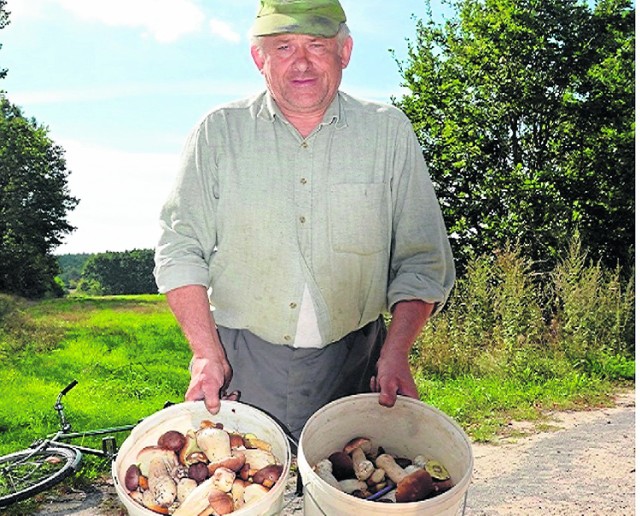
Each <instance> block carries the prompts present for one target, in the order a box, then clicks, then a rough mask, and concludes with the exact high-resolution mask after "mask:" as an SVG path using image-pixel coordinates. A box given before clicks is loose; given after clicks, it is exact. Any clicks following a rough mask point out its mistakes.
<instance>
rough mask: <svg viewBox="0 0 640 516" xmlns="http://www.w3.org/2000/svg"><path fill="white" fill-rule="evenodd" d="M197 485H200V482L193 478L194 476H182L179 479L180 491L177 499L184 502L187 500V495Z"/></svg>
mask: <svg viewBox="0 0 640 516" xmlns="http://www.w3.org/2000/svg"><path fill="white" fill-rule="evenodd" d="M196 487H198V482H196V481H195V480H193V479H192V478H181V479H180V480H179V481H178V493H177V496H176V501H177V502H179V503H182V502H184V501H185V500H186V498H187V496H189V494H190V493H191V491H193V490H194V489H195V488H196Z"/></svg>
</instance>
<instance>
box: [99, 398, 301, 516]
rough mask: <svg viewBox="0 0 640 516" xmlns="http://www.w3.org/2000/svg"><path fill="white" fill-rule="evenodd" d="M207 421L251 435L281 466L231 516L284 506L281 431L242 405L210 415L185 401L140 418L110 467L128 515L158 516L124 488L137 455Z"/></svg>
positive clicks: (285, 448)
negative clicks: (259, 494) (258, 495)
mask: <svg viewBox="0 0 640 516" xmlns="http://www.w3.org/2000/svg"><path fill="white" fill-rule="evenodd" d="M204 419H208V420H210V421H214V422H220V423H223V425H224V428H225V429H226V430H229V431H237V432H241V433H252V434H255V435H256V436H258V437H259V438H260V439H262V440H264V441H267V442H268V443H270V444H271V445H272V447H273V449H272V451H273V454H274V455H275V456H276V457H277V458H278V460H279V461H280V462H281V463H282V465H283V466H284V468H283V471H284V473H283V475H282V476H281V477H280V479H279V480H278V482H277V483H276V484H275V485H274V486H273V487H272V488H271V490H270V491H269V493H268V494H267V495H266V496H265V497H264V498H262V499H261V500H260V501H258V502H257V503H255V504H252V505H251V506H250V507H247V508H246V509H240V510H238V511H234V512H233V514H234V516H249V515H251V516H258V515H260V516H262V515H268V516H270V515H274V514H279V513H280V511H281V510H282V506H283V504H284V492H285V489H286V486H287V477H288V471H289V469H290V467H291V448H290V447H289V441H288V440H287V437H286V435H285V433H284V432H283V430H282V428H281V427H280V426H279V425H278V424H277V423H276V422H275V421H274V420H273V419H272V418H271V417H269V416H268V415H267V414H265V413H264V412H262V411H260V410H258V409H256V408H253V407H251V406H249V405H245V404H243V403H238V402H235V401H226V400H223V401H222V406H221V408H220V412H219V413H218V414H216V415H215V416H214V415H212V414H211V413H210V412H209V411H208V410H207V409H206V407H205V406H204V402H202V401H188V402H185V403H179V404H177V405H172V406H170V407H168V408H165V409H163V410H161V411H159V412H156V413H155V414H153V415H151V416H149V417H147V418H145V419H143V420H142V421H141V422H140V423H139V424H138V425H137V426H136V427H135V428H134V429H133V430H132V431H131V434H130V435H129V436H128V437H127V439H126V440H125V441H124V443H123V444H122V446H121V447H120V450H119V451H118V455H117V457H116V460H115V461H114V462H113V466H112V476H113V480H114V484H115V488H116V492H117V493H118V497H119V498H120V501H121V502H122V504H123V505H124V506H125V507H126V509H127V512H128V513H129V515H130V516H158V515H157V513H155V512H153V511H150V510H149V509H146V508H145V507H142V506H141V505H138V504H137V503H136V502H134V501H133V500H132V499H131V498H130V497H129V495H128V493H127V490H126V488H125V487H124V475H125V472H126V471H127V468H128V467H129V466H130V465H131V464H134V463H135V462H136V456H137V454H138V452H139V451H140V450H141V449H142V448H144V447H145V446H151V445H155V444H156V443H157V440H158V437H160V435H162V434H163V433H164V432H166V431H168V430H178V431H181V432H186V431H187V430H189V429H190V428H192V429H197V428H199V426H200V422H201V421H202V420H204Z"/></svg>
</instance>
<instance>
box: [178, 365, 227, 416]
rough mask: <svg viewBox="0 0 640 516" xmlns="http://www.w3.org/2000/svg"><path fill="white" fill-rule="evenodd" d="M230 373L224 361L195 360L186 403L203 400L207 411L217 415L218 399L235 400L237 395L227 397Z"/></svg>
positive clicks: (218, 408)
mask: <svg viewBox="0 0 640 516" xmlns="http://www.w3.org/2000/svg"><path fill="white" fill-rule="evenodd" d="M231 376H232V371H231V367H230V366H229V363H228V362H227V360H226V359H222V360H216V359H213V358H195V357H194V359H193V361H192V362H191V382H190V383H189V388H188V389H187V392H186V394H185V396H184V397H185V399H186V400H187V401H199V400H204V404H205V406H206V407H207V410H208V411H209V412H211V413H212V414H217V413H218V411H219V410H220V399H230V400H233V401H235V400H237V399H238V397H239V393H237V392H232V393H230V394H229V395H227V387H228V385H229V382H230V381H231Z"/></svg>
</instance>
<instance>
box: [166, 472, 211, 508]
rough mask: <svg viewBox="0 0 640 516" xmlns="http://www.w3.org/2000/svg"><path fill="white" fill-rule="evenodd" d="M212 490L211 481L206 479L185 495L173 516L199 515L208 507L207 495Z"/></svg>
mask: <svg viewBox="0 0 640 516" xmlns="http://www.w3.org/2000/svg"><path fill="white" fill-rule="evenodd" d="M212 490H213V479H212V478H208V479H207V480H205V481H204V482H202V483H201V484H200V485H198V487H196V488H195V489H194V490H193V491H191V492H190V493H189V494H188V495H187V497H186V498H185V499H184V501H183V502H182V503H181V504H180V507H178V508H177V509H176V511H175V512H174V513H173V516H193V515H194V514H200V513H201V512H202V511H204V510H205V509H207V508H208V507H209V506H210V504H209V493H210V492H211V491H212Z"/></svg>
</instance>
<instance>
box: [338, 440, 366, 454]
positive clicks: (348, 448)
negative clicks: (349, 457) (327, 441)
mask: <svg viewBox="0 0 640 516" xmlns="http://www.w3.org/2000/svg"><path fill="white" fill-rule="evenodd" d="M356 448H361V449H362V451H363V452H365V453H369V452H371V439H367V438H366V437H355V438H353V439H351V440H350V441H349V442H348V443H347V444H345V446H344V448H343V449H342V451H344V452H345V453H348V454H351V453H352V452H353V450H355V449H356Z"/></svg>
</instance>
